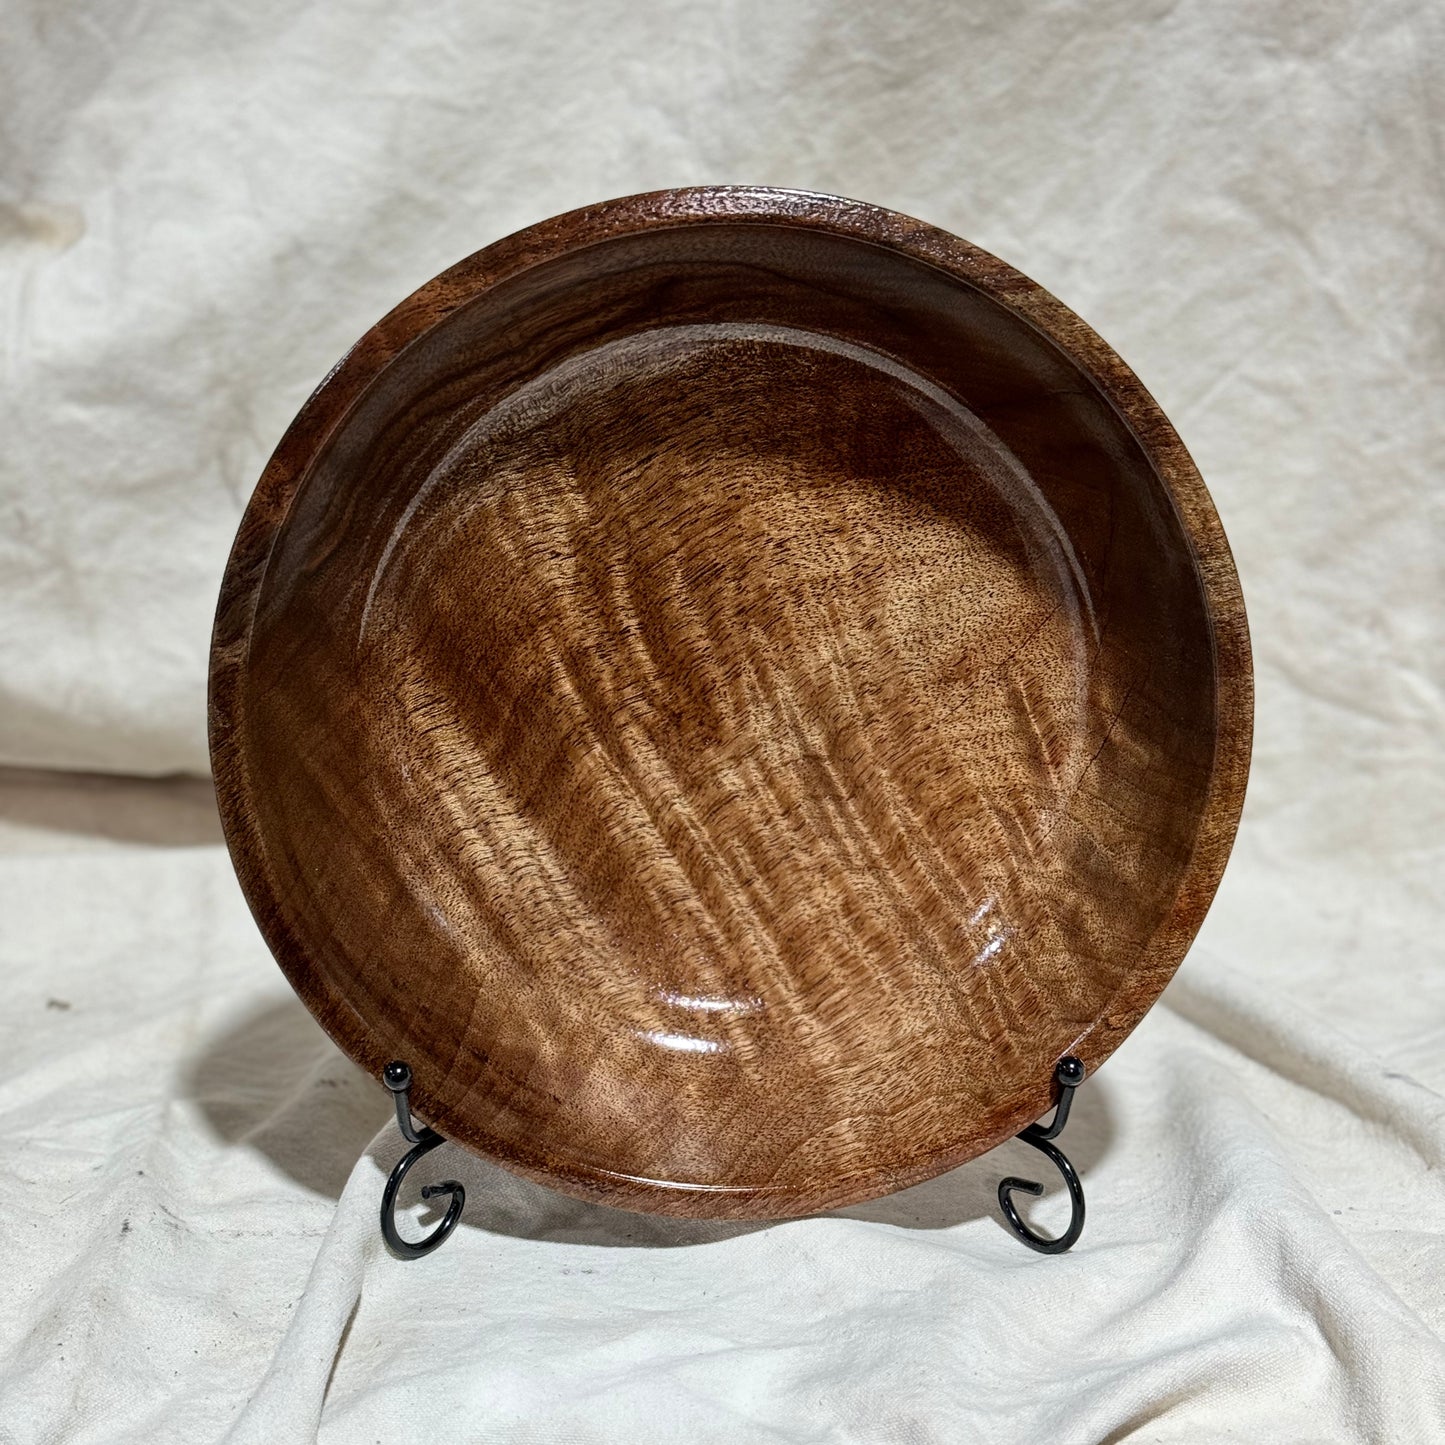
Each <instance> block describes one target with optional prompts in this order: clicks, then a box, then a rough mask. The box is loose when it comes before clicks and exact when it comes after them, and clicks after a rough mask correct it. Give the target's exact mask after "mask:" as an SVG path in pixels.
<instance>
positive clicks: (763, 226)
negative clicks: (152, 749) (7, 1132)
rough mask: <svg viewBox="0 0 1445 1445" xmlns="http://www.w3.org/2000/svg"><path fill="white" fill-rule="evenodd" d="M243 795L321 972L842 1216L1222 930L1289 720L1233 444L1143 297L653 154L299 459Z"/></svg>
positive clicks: (252, 884)
mask: <svg viewBox="0 0 1445 1445" xmlns="http://www.w3.org/2000/svg"><path fill="white" fill-rule="evenodd" d="M211 685H212V694H211V739H212V754H213V760H214V765H215V774H216V785H217V793H218V797H219V799H220V804H221V811H222V815H223V819H224V822H225V825H226V830H227V837H228V841H229V843H230V846H231V850H232V855H233V858H234V860H235V863H236V867H237V871H238V874H239V876H240V878H241V882H242V885H243V887H244V889H245V892H246V895H247V898H248V900H249V901H250V903H251V906H252V909H253V911H254V912H255V915H256V918H257V921H258V923H259V925H260V927H261V929H262V931H263V933H264V934H265V936H266V939H267V941H268V943H269V944H270V946H271V948H272V950H273V952H274V953H275V955H276V957H277V959H278V960H279V962H280V964H281V966H282V968H283V969H284V970H285V971H286V974H287V976H288V978H289V979H290V980H291V982H292V984H293V985H294V986H295V988H296V990H297V992H298V993H299V994H300V995H301V997H302V998H303V999H304V1000H305V1002H306V1003H307V1005H308V1006H309V1007H310V1008H311V1010H312V1012H313V1013H314V1014H315V1015H316V1017H317V1018H318V1019H319V1020H320V1022H321V1023H322V1024H323V1025H324V1026H325V1027H326V1029H327V1030H328V1031H329V1032H330V1033H331V1035H332V1036H333V1037H334V1038H335V1039H336V1040H337V1042H338V1043H339V1044H340V1045H341V1047H342V1048H343V1049H345V1050H346V1052H347V1053H348V1054H350V1055H351V1057H352V1058H354V1059H356V1060H357V1061H358V1062H359V1063H361V1064H362V1065H363V1066H364V1067H365V1068H367V1069H368V1070H370V1071H371V1072H372V1073H376V1074H379V1072H380V1070H381V1068H382V1066H383V1065H384V1064H385V1063H386V1061H387V1060H389V1059H391V1058H405V1059H407V1060H409V1061H410V1063H411V1065H412V1068H413V1071H414V1077H415V1083H414V1088H413V1100H414V1103H415V1107H416V1110H417V1112H418V1113H419V1114H420V1115H421V1116H423V1117H425V1118H426V1119H427V1120H428V1121H429V1122H430V1123H431V1124H433V1125H434V1126H435V1127H436V1128H437V1129H439V1130H440V1131H441V1132H442V1133H444V1134H446V1135H447V1136H449V1137H451V1138H454V1139H456V1140H458V1141H460V1142H462V1143H464V1144H466V1145H468V1146H470V1147H472V1148H473V1149H476V1150H478V1151H480V1152H482V1153H484V1154H486V1155H488V1156H490V1157H492V1158H495V1159H497V1160H499V1161H501V1162H502V1163H504V1164H506V1165H507V1166H509V1167H511V1168H513V1169H516V1170H519V1171H520V1172H522V1173H524V1174H527V1175H529V1176H531V1177H534V1178H537V1179H541V1180H543V1181H544V1182H547V1183H550V1184H553V1185H555V1186H557V1187H559V1188H562V1189H565V1190H568V1191H570V1192H572V1193H576V1194H580V1195H583V1196H585V1197H589V1198H597V1199H602V1200H605V1201H606V1202H609V1203H612V1204H617V1205H622V1206H625V1207H631V1208H638V1209H648V1210H657V1211H664V1212H673V1213H680V1214H694V1215H719V1216H741V1217H764V1216H781V1215H791V1214H799V1213H805V1212H809V1211H813V1210H817V1209H822V1208H826V1207H830V1206H834V1205H839V1204H843V1203H848V1202H852V1201H856V1200H859V1199H863V1198H867V1197H870V1196H873V1195H877V1194H881V1193H885V1192H887V1191H889V1190H892V1189H896V1188H900V1187H902V1186H904V1185H906V1184H909V1183H913V1182H915V1181H917V1180H919V1179H922V1178H925V1177H928V1176H929V1175H932V1174H935V1173H937V1172H939V1171H941V1170H943V1169H947V1168H949V1167H952V1166H953V1165H955V1164H958V1163H960V1162H962V1161H964V1160H966V1159H968V1158H971V1157H973V1156H974V1155H976V1154H978V1153H980V1152H981V1151H983V1150H985V1149H988V1148H991V1147H993V1146H994V1145H995V1144H997V1143H999V1142H1001V1140H1003V1139H1004V1138H1006V1137H1008V1135H1010V1134H1012V1133H1014V1132H1016V1131H1017V1130H1018V1129H1020V1128H1021V1127H1023V1126H1024V1125H1025V1124H1027V1123H1028V1122H1029V1121H1030V1120H1032V1119H1034V1118H1036V1117H1037V1116H1038V1115H1039V1114H1041V1113H1042V1112H1044V1111H1045V1109H1046V1108H1047V1107H1048V1104H1049V1102H1050V1099H1051V1090H1052V1075H1053V1067H1054V1064H1055V1062H1056V1061H1057V1060H1058V1059H1059V1058H1060V1057H1061V1056H1062V1055H1064V1054H1069V1053H1073V1054H1077V1055H1078V1056H1079V1057H1080V1058H1082V1059H1083V1061H1084V1062H1085V1064H1086V1065H1087V1066H1088V1067H1089V1068H1090V1069H1091V1070H1092V1069H1094V1068H1097V1066H1098V1065H1099V1064H1100V1063H1101V1062H1102V1061H1103V1060H1104V1059H1105V1058H1107V1057H1108V1055H1109V1054H1110V1052H1112V1050H1113V1049H1114V1048H1115V1047H1117V1045H1118V1044H1119V1043H1120V1041H1121V1040H1122V1039H1123V1038H1124V1037H1125V1035H1126V1034H1127V1033H1128V1032H1129V1030H1130V1029H1131V1028H1133V1027H1134V1025H1135V1024H1136V1023H1137V1022H1138V1020H1139V1019H1140V1017H1142V1015H1143V1013H1144V1012H1145V1011H1146V1010H1147V1008H1148V1007H1149V1005H1150V1004H1151V1003H1152V1002H1153V1001H1154V999H1155V998H1156V997H1157V996H1158V994H1159V992H1160V990H1161V989H1162V988H1163V986H1164V984H1165V983H1166V982H1167V981H1168V979H1169V977H1170V975H1171V974H1172V972H1173V971H1174V969H1175V968H1176V967H1177V965H1178V963H1179V961H1180V959H1181V958H1182V957H1183V954H1184V952H1185V950H1186V949H1187V947H1188V945H1189V942H1190V940H1191V939H1192V937H1193V934H1194V932H1195V930H1196V929H1197V927H1198V925H1199V923H1200V921H1201V920H1202V918H1203V916H1204V913H1205V910H1206V909H1207V907H1208V905H1209V902H1210V900H1211V898H1212V896H1213V893H1214V890H1215V887H1216V885H1217V883H1218V879H1219V876H1220V872H1221V870H1222V868H1223V866H1224V862H1225V858H1226V856H1227V853H1228V850H1229V846H1230V843H1231V841H1232V838H1233V834H1234V829H1235V825H1236V822H1237V819H1238V814H1239V809H1240V805H1241V802H1242V797H1243V791H1244V783H1245V775H1246V772H1247V767H1248V754H1249V735H1250V709H1251V694H1250V670H1249V652H1248V641H1247V636H1246V631H1245V623H1244V612H1243V606H1242V602H1241V598H1240V594H1239V588H1238V583H1237V580H1236V577H1235V573H1234V569H1233V565H1232V563H1231V560H1230V557H1229V552H1228V548H1227V546H1226V544H1225V541H1224V537H1223V534H1222V532H1221V530H1220V527H1219V523H1218V519H1217V517H1216V515H1215V512H1214V509H1213V507H1212V505H1211V503H1210V500H1209V498H1208V495H1207V493H1206V492H1205V489H1204V487H1203V485H1202V483H1201V482H1200V480H1199V477H1198V475H1197V473H1196V472H1195V469H1194V467H1193V465H1192V464H1191V462H1190V460H1189V458H1188V456H1187V454H1186V453H1185V451H1184V448H1183V447H1182V445H1181V444H1180V442H1179V440H1178V438H1177V437H1176V436H1175V434H1174V432H1173V430H1172V429H1171V428H1170V426H1169V424H1168V422H1167V421H1166V420H1165V419H1164V417H1163V416H1162V415H1161V414H1160V412H1159V410H1158V408H1157V406H1156V405H1155V404H1154V403H1153V401H1152V400H1151V399H1150V398H1149V396H1148V395H1147V393H1145V391H1144V390H1143V388H1142V387H1141V386H1140V385H1139V383H1138V381H1137V380H1136V379H1135V378H1134V377H1133V375H1132V374H1131V373H1130V372H1129V371H1128V370H1127V368H1126V367H1125V366H1124V365H1123V363H1122V362H1120V361H1119V359H1118V358H1117V357H1116V356H1115V355H1114V353H1113V352H1112V351H1110V350H1109V348H1108V347H1107V346H1105V344H1104V343H1103V342H1102V341H1100V340H1099V338H1098V337H1096V336H1095V335H1094V334H1093V333H1092V332H1091V331H1089V330H1088V328H1087V327H1085V326H1084V325H1083V324H1082V323H1081V322H1080V321H1079V320H1078V319H1077V318H1076V317H1074V316H1073V315H1072V314H1071V313H1070V312H1068V311H1067V310H1066V309H1065V308H1064V307H1063V306H1061V305H1060V304H1059V303H1058V302H1057V301H1055V300H1054V299H1053V298H1052V297H1050V296H1048V295H1047V293H1045V292H1043V291H1042V290H1041V289H1040V288H1038V287H1036V286H1034V285H1033V284H1032V283H1031V282H1029V281H1027V280H1026V279H1025V278H1024V277H1022V276H1020V275H1019V274H1018V273H1017V272H1014V271H1013V270H1011V269H1010V268H1009V267H1007V266H1005V265H1004V264H1003V263H1001V262H999V261H997V260H995V259H994V258H992V257H990V256H987V255H985V254H983V253H982V252H979V251H977V250H975V249H974V248H972V247H970V246H969V245H967V244H966V243H964V242H962V241H960V240H958V239H957V238H955V237H951V236H948V235H946V234H944V233H942V232H939V231H936V230H934V229H932V228H929V227H926V226H923V225H922V224H920V223H918V222H916V221H911V220H908V219H907V218H904V217H900V216H897V215H895V214H893V213H890V212H886V211H881V210H878V209H877V208H874V207H870V206H865V205H861V204H859V203H856V202H850V201H843V200H838V199H835V198H829V197H820V196H813V195H807V194H802V193H796V192H778V191H767V190H758V189H749V188H727V187H724V188H710V189H699V190H689V191H675V192H664V193H659V194H655V195H650V196H640V197H633V198H629V199H626V200H622V201H616V202H611V203H609V204H607V205H604V206H599V207H595V208H592V209H590V210H587V211H582V212H577V213H574V214H572V215H569V216H564V217H560V218H558V219H556V220H553V221H550V222H547V223H545V224H543V225H541V226H538V227H534V228H533V229H531V230H529V231H525V232H522V233H521V234H519V235H517V236H514V237H511V238H509V239H508V240H506V241H502V242H500V243H498V244H497V245H496V246H493V247H491V248H489V249H488V250H485V251H482V252H480V253H478V254H477V255H476V256H473V257H471V258H469V259H468V260H467V261H464V262H462V263H461V264H460V265H459V266H457V267H455V268H453V269H452V270H451V271H449V272H447V273H445V274H444V275H443V276H441V277H439V278H437V280H435V281H433V282H432V283H430V284H429V285H428V286H426V287H424V288H423V289H422V290H421V291H419V292H417V293H416V295H414V296H413V297H411V298H410V299H409V300H408V301H407V302H405V303H403V305H402V306H401V307H399V308H398V309H397V310H396V311H395V312H393V313H392V314H391V315H390V316H388V317H387V318H386V319H385V320H383V321H382V322H381V323H380V324H379V325H378V326H377V327H376V328H374V330H373V331H371V332H370V333H368V335H367V336H366V337H365V338H363V340H362V341H361V342H360V343H359V344H358V346H357V347H356V348H355V349H353V351H352V352H351V353H350V354H349V355H348V357H347V358H346V359H345V361H343V362H342V364H341V365H340V366H339V367H338V368H337V370H336V371H335V372H333V373H332V375H331V376H330V377H328V379H327V380H326V382H325V383H324V384H323V386H322V387H321V388H320V389H319V390H318V392H317V393H316V394H315V395H314V396H313V397H312V398H311V400H310V401H309V402H308V403H307V404H306V406H305V408H303V410H302V412H301V414H300V415H299V416H298V418H297V420H296V422H295V423H294V424H293V426H292V427H291V429H290V430H289V431H288V433H287V435H286V437H285V438H284V439H283V441H282V443H281V445H280V447H279V449H278V450H277V453H276V455H275V456H274V457H273V459H272V461H271V463H270V464H269V466H268V467H267V470H266V473H265V475H264V476H263V477H262V479H261V482H260V484H259V486H258V487H257V490H256V494H255V496H254V497H253V499H252V501H251V504H250V506H249V508H248V510H247V512H246V516H245V519H244V521H243V523H242V527H241V531H240V534H239V536H238V538H237V542H236V547H235V550H234V552H233V555H232V558H231V561H230V563H229V566H228V569H227V573H226V578H225V582H224V586H223V589H222V596H221V602H220V608H219V611H218V616H217V623H216V632H215V639H214V647H213V659H212V678H211Z"/></svg>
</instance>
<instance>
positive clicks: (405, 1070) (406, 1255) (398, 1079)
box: [381, 1059, 467, 1259]
mask: <svg viewBox="0 0 1445 1445" xmlns="http://www.w3.org/2000/svg"><path fill="white" fill-rule="evenodd" d="M381 1079H382V1082H383V1083H384V1084H385V1085H386V1087H387V1088H388V1089H390V1090H391V1093H392V1098H393V1099H394V1100H395V1101H396V1125H397V1128H398V1129H400V1130H401V1136H402V1138H403V1139H405V1140H406V1141H407V1143H409V1144H414V1145H415V1146H416V1147H415V1148H414V1149H411V1150H410V1151H409V1152H408V1153H406V1154H404V1155H403V1156H402V1157H401V1159H400V1160H398V1161H397V1165H396V1168H395V1169H393V1170H392V1171H391V1175H390V1177H389V1178H388V1179H387V1181H386V1188H385V1189H384V1190H383V1191H382V1195H381V1235H382V1238H383V1239H385V1240H386V1247H387V1248H388V1249H389V1250H390V1251H391V1252H392V1253H393V1254H394V1255H396V1256H397V1258H399V1259H420V1258H421V1257H422V1255H424V1254H430V1253H431V1252H432V1250H434V1249H435V1248H436V1247H437V1246H438V1245H439V1244H441V1243H442V1241H443V1240H445V1239H446V1237H447V1236H448V1235H449V1234H450V1233H451V1232H452V1230H454V1229H455V1228H456V1227H457V1220H459V1219H460V1218H461V1217H462V1207H463V1205H465V1204H466V1200H467V1191H466V1190H465V1189H463V1188H462V1186H461V1185H460V1184H459V1183H458V1182H457V1181H456V1180H455V1179H443V1180H442V1181H441V1182H440V1183H439V1184H428V1185H427V1186H426V1187H425V1188H424V1189H423V1190H422V1192H421V1197H422V1198H423V1199H435V1198H436V1197H437V1196H438V1195H441V1194H450V1195H451V1197H452V1202H451V1204H450V1205H448V1206H447V1212H446V1214H445V1215H443V1216H442V1221H441V1223H440V1224H438V1225H437V1227H436V1228H435V1229H434V1230H432V1232H431V1233H430V1234H429V1235H427V1236H426V1238H425V1239H419V1240H417V1241H415V1243H413V1242H412V1241H411V1240H409V1239H403V1238H402V1237H401V1235H400V1234H399V1233H398V1232H397V1228H396V1196H397V1194H398V1193H399V1192H400V1190H401V1184H402V1180H404V1179H405V1178H406V1176H407V1174H408V1173H409V1172H410V1171H411V1167H412V1165H413V1164H415V1163H416V1162H417V1160H418V1159H421V1158H423V1157H424V1156H425V1155H427V1154H430V1153H431V1151H432V1150H433V1149H435V1148H436V1147H437V1145H438V1144H445V1143H446V1140H445V1139H444V1138H443V1137H442V1136H441V1135H440V1134H438V1133H437V1132H436V1130H435V1129H428V1128H426V1127H425V1126H423V1127H421V1128H420V1129H419V1128H417V1126H416V1123H415V1121H414V1120H413V1119H412V1117H411V1068H410V1066H409V1065H407V1064H405V1063H403V1062H402V1061H401V1060H400V1059H397V1060H395V1061H394V1062H392V1063H390V1064H388V1065H387V1066H386V1068H385V1069H383V1070H382V1073H381Z"/></svg>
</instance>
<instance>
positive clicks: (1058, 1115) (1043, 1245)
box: [998, 1054, 1084, 1254]
mask: <svg viewBox="0 0 1445 1445" xmlns="http://www.w3.org/2000/svg"><path fill="white" fill-rule="evenodd" d="M1054 1077H1055V1078H1056V1079H1057V1080H1058V1081H1059V1106H1058V1108H1057V1109H1055V1110H1054V1117H1053V1119H1052V1120H1050V1121H1049V1123H1048V1124H1047V1125H1044V1124H1030V1125H1029V1127H1028V1128H1027V1129H1025V1130H1024V1131H1023V1132H1022V1133H1021V1134H1018V1135H1017V1136H1016V1137H1017V1138H1019V1139H1022V1140H1023V1142H1024V1143H1025V1144H1028V1145H1031V1146H1032V1147H1033V1148H1035V1149H1037V1150H1038V1151H1039V1153H1040V1154H1044V1155H1046V1156H1047V1157H1048V1158H1049V1159H1050V1160H1052V1161H1053V1164H1054V1166H1055V1168H1057V1169H1058V1171H1059V1173H1060V1174H1062V1175H1063V1176H1064V1183H1065V1184H1067V1185H1068V1186H1069V1199H1070V1202H1071V1204H1072V1206H1073V1214H1072V1216H1071V1218H1070V1219H1069V1227H1068V1228H1067V1229H1066V1230H1065V1231H1064V1232H1063V1233H1062V1234H1061V1235H1060V1236H1059V1237H1058V1238H1057V1239H1046V1238H1045V1237H1044V1236H1043V1235H1041V1234H1035V1233H1034V1232H1033V1230H1031V1229H1030V1228H1029V1227H1028V1225H1027V1224H1025V1223H1024V1222H1023V1219H1022V1218H1021V1217H1020V1215H1019V1212H1018V1210H1017V1209H1016V1208H1015V1206H1014V1202H1013V1194H1014V1191H1015V1190H1020V1189H1021V1190H1022V1191H1023V1192H1024V1193H1025V1194H1042V1193H1043V1192H1044V1186H1043V1185H1042V1184H1036V1183H1035V1182H1034V1181H1033V1180H1031V1179H1015V1178H1013V1177H1010V1178H1008V1179H1001V1180H1000V1181H999V1186H998V1203H999V1208H1000V1209H1002V1210H1003V1213H1004V1218H1005V1219H1006V1220H1007V1221H1008V1225H1009V1228H1010V1229H1012V1230H1013V1232H1014V1233H1015V1234H1016V1235H1017V1236H1018V1237H1019V1238H1020V1239H1021V1240H1023V1242H1024V1243H1025V1244H1026V1245H1028V1247H1029V1248H1030V1249H1036V1250H1038V1252H1039V1253H1040V1254H1063V1253H1064V1251H1065V1250H1067V1249H1072V1248H1073V1246H1074V1245H1075V1243H1077V1241H1078V1238H1079V1236H1080V1235H1081V1234H1082V1233H1083V1232H1084V1186H1083V1185H1082V1184H1081V1183H1080V1182H1079V1175H1078V1171H1077V1170H1076V1169H1075V1168H1074V1166H1073V1165H1072V1164H1071V1163H1070V1162H1069V1160H1068V1157H1067V1156H1066V1155H1065V1154H1064V1151H1063V1150H1062V1149H1059V1148H1057V1147H1056V1146H1055V1145H1054V1144H1052V1143H1050V1142H1049V1141H1050V1140H1052V1139H1056V1138H1058V1136H1059V1135H1060V1134H1061V1133H1062V1132H1063V1129H1064V1125H1065V1124H1067V1123H1068V1122H1069V1107H1070V1105H1071V1104H1072V1103H1073V1102H1074V1090H1075V1089H1077V1088H1078V1087H1079V1085H1080V1084H1082V1083H1083V1082H1084V1065H1083V1063H1082V1062H1081V1061H1080V1060H1078V1059H1076V1058H1074V1057H1073V1055H1072V1054H1071V1055H1069V1057H1068V1058H1064V1059H1060V1060H1059V1066H1058V1068H1057V1069H1056V1070H1055V1071H1054Z"/></svg>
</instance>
